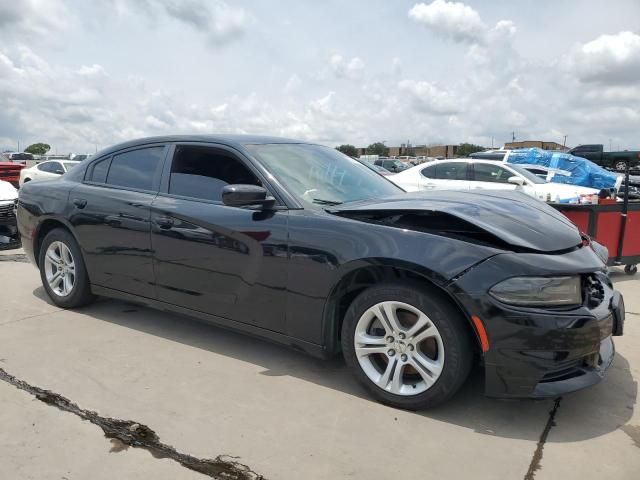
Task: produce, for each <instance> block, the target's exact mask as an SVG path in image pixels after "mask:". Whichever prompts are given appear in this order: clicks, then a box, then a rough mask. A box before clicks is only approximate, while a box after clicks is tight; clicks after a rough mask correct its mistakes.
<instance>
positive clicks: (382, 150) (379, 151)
mask: <svg viewBox="0 0 640 480" xmlns="http://www.w3.org/2000/svg"><path fill="white" fill-rule="evenodd" d="M367 155H380V156H381V157H388V156H389V148H387V146H386V145H385V144H384V143H382V142H376V143H372V144H371V145H369V146H368V147H367Z"/></svg>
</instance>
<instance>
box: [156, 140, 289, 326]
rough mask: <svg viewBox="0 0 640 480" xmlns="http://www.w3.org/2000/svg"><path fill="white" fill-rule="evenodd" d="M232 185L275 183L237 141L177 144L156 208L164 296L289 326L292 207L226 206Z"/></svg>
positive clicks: (240, 319)
mask: <svg viewBox="0 0 640 480" xmlns="http://www.w3.org/2000/svg"><path fill="white" fill-rule="evenodd" d="M229 184H251V185H261V186H264V187H265V188H267V189H269V186H268V184H267V182H266V181H265V179H264V178H263V177H261V176H260V174H259V173H258V172H257V170H256V169H255V168H253V165H252V164H251V162H250V161H249V159H247V158H246V157H244V156H242V155H240V154H239V153H238V152H237V151H235V150H233V149H231V148H228V147H225V146H223V145H214V144H178V145H175V147H174V152H173V154H172V161H171V162H167V165H166V167H165V170H164V174H163V179H162V186H161V192H160V194H159V195H158V197H157V198H156V199H155V200H154V202H153V205H152V214H151V218H152V247H153V250H154V252H155V260H154V264H155V273H156V279H157V291H158V298H159V299H160V300H162V301H165V302H168V303H172V304H174V305H180V306H182V307H186V308H190V309H192V310H197V311H199V312H204V313H208V314H211V315H216V316H219V317H224V318H228V319H231V320H236V321H238V322H243V323H248V324H252V325H256V326H259V327H262V328H266V329H269V330H272V331H276V332H284V331H285V308H286V286H287V282H286V280H287V266H288V260H287V249H288V238H287V228H288V227H287V223H288V211H287V209H286V208H285V207H284V206H276V207H275V208H274V209H273V210H269V211H261V210H259V209H256V208H253V207H243V208H240V207H229V206H226V205H224V204H223V203H222V189H223V187H224V186H225V185H229Z"/></svg>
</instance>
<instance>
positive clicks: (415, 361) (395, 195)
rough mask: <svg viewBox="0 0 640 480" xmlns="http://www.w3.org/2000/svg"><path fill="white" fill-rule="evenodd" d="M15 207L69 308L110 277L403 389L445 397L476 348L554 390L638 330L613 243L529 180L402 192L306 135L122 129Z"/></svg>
mask: <svg viewBox="0 0 640 480" xmlns="http://www.w3.org/2000/svg"><path fill="white" fill-rule="evenodd" d="M434 163H435V168H436V173H437V169H438V167H439V166H442V167H443V168H445V171H448V172H451V174H452V175H454V177H458V176H459V175H461V176H463V177H465V175H466V177H468V175H469V171H470V167H469V165H470V164H469V163H467V162H458V163H462V167H460V166H454V165H450V164H449V163H445V162H437V163H436V162H434ZM430 166H431V165H427V166H420V167H419V168H429V167H430ZM475 166H476V165H475V164H472V166H471V171H472V172H473V175H475V170H474V167H475ZM465 168H466V174H465V175H463V174H462V173H460V169H462V170H464V169H465ZM483 168H484V167H483ZM479 171H481V170H479ZM511 173H513V172H511V171H508V172H507V174H508V175H509V176H510V177H511V176H515V175H511ZM400 175H402V174H400ZM486 175H487V177H486V178H494V177H498V175H499V177H500V178H502V175H503V173H502V172H500V173H499V174H498V173H497V172H496V173H495V175H494V174H493V173H486ZM505 175H506V174H505ZM436 176H437V175H436ZM464 180H465V181H468V180H469V179H468V178H464ZM454 181H457V180H455V179H454ZM18 226H19V229H20V233H21V234H22V238H23V239H24V242H23V246H24V250H25V253H26V254H27V256H28V257H29V258H30V260H31V261H32V262H33V263H34V264H35V265H37V266H38V268H39V270H40V275H41V279H42V283H43V286H44V289H45V291H46V292H47V294H48V295H49V297H50V298H51V299H52V301H53V302H54V303H55V304H56V305H58V306H60V307H63V308H74V307H79V306H82V305H86V304H88V303H90V302H91V301H92V300H93V299H94V295H96V294H97V295H105V296H110V297H115V298H122V299H126V300H129V301H138V302H142V303H144V304H146V305H150V306H153V307H156V308H161V309H164V310H169V311H175V312H179V313H184V314H188V315H192V316H194V317H197V318H200V319H202V320H205V321H209V322H212V323H215V324H219V325H223V326H226V327H229V328H234V329H237V330H240V331H244V332H248V333H251V334H254V335H258V336H263V337H266V338H269V339H271V340H274V341H277V342H281V343H284V344H286V345H290V346H292V347H294V348H296V349H298V350H302V351H306V352H308V353H311V354H315V355H318V356H321V357H326V356H331V355H334V354H336V353H338V352H342V354H343V355H344V357H345V359H346V362H347V364H348V366H349V368H350V369H351V371H352V372H353V374H354V376H355V377H356V378H357V379H358V380H359V381H360V382H361V383H362V384H363V385H364V386H365V388H367V389H368V391H369V392H371V394H372V395H373V396H374V397H375V398H377V399H378V400H380V401H382V402H384V403H387V404H390V405H393V406H396V407H402V408H410V409H416V408H424V407H428V406H433V405H436V404H438V403H440V402H443V401H446V400H447V399H448V398H450V397H451V396H452V395H453V394H454V393H455V392H456V391H457V390H458V389H459V388H460V386H461V385H462V384H463V383H464V382H465V379H466V377H467V375H468V373H469V371H470V369H471V366H472V364H473V362H474V361H475V359H476V358H478V357H482V358H483V360H484V361H483V363H482V365H483V368H484V370H485V378H486V381H485V391H486V393H487V394H488V395H491V396H498V397H548V396H551V397H557V396H559V395H562V394H564V393H566V392H569V391H573V390H576V389H579V388H582V387H586V386H588V385H592V384H594V383H597V382H598V381H600V379H601V378H602V377H603V375H604V372H605V371H606V370H607V369H608V368H609V366H610V364H611V362H612V359H613V355H614V348H613V341H612V335H620V334H622V326H623V322H624V304H623V300H622V297H621V295H620V294H619V293H618V292H616V291H615V290H614V289H613V286H612V284H611V282H610V280H609V278H608V277H607V275H606V271H605V264H604V262H603V255H602V248H601V247H599V246H598V245H597V244H594V243H592V242H590V241H589V239H588V238H585V237H583V236H582V235H581V234H580V232H579V231H578V230H577V228H576V227H575V226H574V225H573V224H572V223H571V222H570V221H568V220H567V219H566V217H564V216H563V215H562V214H560V213H558V212H557V211H555V210H554V209H552V208H551V207H548V206H547V205H545V204H544V203H541V202H539V201H538V200H535V199H533V198H530V197H529V196H527V195H522V194H520V193H518V192H500V194H499V195H498V194H497V193H496V192H490V191H485V192H483V191H477V190H476V191H471V190H469V189H467V191H434V192H430V193H429V194H428V195H425V194H423V193H420V192H418V193H406V192H404V191H403V190H402V189H400V188H399V187H397V186H396V185H395V184H394V183H392V182H390V181H388V180H387V179H386V178H384V177H383V176H381V175H378V174H377V173H375V172H373V171H372V170H371V169H370V168H368V167H365V166H363V165H362V164H361V163H360V162H358V161H356V160H354V159H351V158H349V157H346V156H344V155H342V154H341V153H340V152H338V151H336V150H335V149H332V148H327V147H322V146H319V145H313V144H307V143H300V142H297V141H290V140H285V139H280V138H265V137H253V136H173V137H155V138H152V139H141V140H137V141H132V142H128V143H125V144H121V145H117V146H114V147H112V148H108V149H105V150H103V151H102V152H99V153H98V154H97V155H96V156H95V157H94V158H92V159H89V160H87V161H84V162H81V164H79V165H78V166H76V167H74V168H73V169H71V170H70V171H68V172H67V173H65V174H64V175H63V176H62V178H61V179H60V180H57V181H53V182H27V183H25V184H24V185H23V188H22V189H21V192H20V201H19V205H18ZM604 256H605V257H606V255H604ZM576 319H579V322H578V323H576ZM558 352H561V353H562V355H558Z"/></svg>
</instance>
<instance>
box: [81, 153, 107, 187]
mask: <svg viewBox="0 0 640 480" xmlns="http://www.w3.org/2000/svg"><path fill="white" fill-rule="evenodd" d="M110 161H111V157H107V158H104V159H102V160H98V161H97V162H96V163H94V164H93V165H91V167H90V169H89V173H87V176H86V180H87V181H88V182H96V183H104V182H106V180H107V172H108V171H109V162H110Z"/></svg>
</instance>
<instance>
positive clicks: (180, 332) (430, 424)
mask: <svg viewBox="0 0 640 480" xmlns="http://www.w3.org/2000/svg"><path fill="white" fill-rule="evenodd" d="M0 278H2V290H1V293H0V296H1V302H0V368H3V369H4V370H6V371H7V372H8V373H10V374H11V375H14V376H16V377H17V378H19V379H21V380H23V381H25V382H28V383H29V384H31V385H34V386H37V387H40V388H43V389H49V390H51V391H53V392H56V393H57V394H60V395H62V396H64V397H66V398H68V399H70V400H71V401H72V402H74V403H76V404H77V405H78V406H79V407H80V408H83V409H87V410H93V411H96V412H97V413H98V414H99V415H101V416H103V417H112V418H116V419H122V420H131V421H134V422H138V423H140V424H144V425H147V426H149V427H150V428H151V429H153V430H154V431H155V433H156V434H157V435H158V436H159V437H160V440H161V442H164V443H165V444H168V445H171V446H173V447H174V448H175V449H176V450H178V451H179V452H182V453H185V454H189V455H191V456H194V457H196V458H199V459H206V458H215V457H217V456H219V455H226V456H234V457H239V458H238V459H237V461H238V462H240V463H241V464H244V465H246V466H247V467H248V468H250V469H251V470H253V471H254V472H257V473H258V474H261V475H263V476H264V477H266V478H269V479H299V478H305V479H327V478H332V479H337V478H356V479H388V478H393V477H397V476H398V475H401V476H403V477H409V478H412V477H413V478H418V477H419V478H425V479H429V478H434V479H436V478H437V479H442V478H467V477H468V476H469V474H473V476H474V477H475V478H480V479H485V478H486V479H492V478H501V479H504V478H509V479H520V478H536V479H556V478H565V479H573V478H576V479H578V478H579V479H590V478H602V475H606V476H607V478H616V479H626V478H629V479H631V478H637V477H638V472H640V416H639V414H638V413H637V408H636V407H637V405H638V400H637V380H638V378H639V377H640V371H639V369H638V365H639V364H640V350H639V349H638V344H639V342H640V326H639V325H638V322H639V321H640V281H638V280H636V279H632V278H631V277H627V276H625V275H624V274H614V281H616V284H617V287H618V288H619V289H620V290H621V291H622V292H623V294H624V295H625V300H626V304H627V310H628V318H627V325H626V332H625V336H624V337H622V338H618V339H616V347H617V351H618V355H617V358H616V360H615V363H614V365H613V367H612V369H611V371H610V373H609V375H608V377H607V378H606V379H605V381H604V382H603V383H601V384H600V385H598V386H595V387H593V388H591V389H589V390H586V391H583V392H579V393H576V394H573V395H567V396H565V397H564V398H563V399H562V400H561V401H560V402H559V405H558V407H557V410H556V412H555V417H554V421H553V423H551V422H550V412H551V411H552V410H553V408H554V401H552V400H545V401H504V400H503V401H501V400H492V399H487V398H485V397H483V396H482V376H481V372H479V371H476V372H473V374H472V377H471V378H470V379H469V381H468V382H467V384H466V385H465V387H464V388H463V390H462V391H461V392H460V393H459V394H458V395H457V396H456V397H455V398H454V399H453V400H452V401H451V402H449V403H448V404H446V405H443V406H442V407H440V408H437V409H435V410H431V411H427V412H421V413H411V412H405V411H400V410H394V409H392V408H389V407H385V406H383V405H380V404H378V403H376V402H374V401H373V400H371V399H370V398H368V397H367V396H366V394H365V393H364V391H363V390H362V389H361V388H360V387H359V386H358V385H357V384H356V383H355V381H354V380H353V379H352V378H351V376H350V375H349V373H348V372H347V371H346V368H345V366H344V364H343V362H342V361H340V360H339V359H336V360H332V361H329V362H323V361H320V360H316V359H313V358H309V357H307V356H304V355H302V354H299V353H297V352H293V351H289V350H286V349H285V348H283V347H280V346H276V345H271V344H269V343H266V342H264V341H261V340H258V339H254V338H251V337H247V336H243V335H240V334H236V333H232V332H228V331H225V330H222V329H219V328H216V327H212V326H209V325H205V324H202V323H198V322H197V321H194V320H191V319H187V318H184V317H180V316H177V315H173V314H167V313H163V312H157V311H154V310H150V309H147V308H144V307H140V306H137V305H132V304H127V303H123V302H118V301H112V300H100V301H98V302H97V303H95V304H94V305H92V306H90V307H88V308H85V309H83V310H79V311H63V310H60V309H58V308H56V307H54V306H53V305H52V304H50V303H49V302H48V300H47V298H46V295H45V293H44V291H43V289H42V287H41V286H40V279H39V275H38V272H37V270H36V269H35V268H34V267H33V266H32V265H30V264H28V263H25V262H24V258H23V257H22V256H21V255H20V251H12V252H4V253H3V254H1V255H0ZM0 404H1V405H2V408H0V422H1V423H0V425H2V428H1V429H0V458H2V461H1V462H0V478H11V479H14V478H15V479H22V478H33V479H40V478H42V479H44V478H46V479H49V478H56V479H57V478H67V479H68V480H72V479H84V478H114V477H120V478H139V477H145V478H171V479H182V478H185V479H191V478H206V477H205V476H204V475H202V474H199V473H196V472H193V471H191V470H188V469H187V468H184V467H183V466H181V465H180V464H179V463H177V462H175V461H173V460H171V459H167V458H163V459H158V458H154V457H153V456H152V455H151V454H150V453H149V452H147V451H144V450H142V449H137V448H128V449H122V448H118V445H117V444H116V445H115V447H116V448H114V443H113V442H112V441H110V440H109V439H107V438H105V436H104V435H103V431H102V430H101V429H100V428H99V427H98V426H96V425H93V424H91V423H89V422H88V421H86V420H82V419H81V418H79V417H78V416H76V415H74V414H72V413H67V412H64V411H61V410H59V409H57V408H55V407H53V406H50V405H47V404H45V403H43V402H39V401H37V400H35V398H34V397H33V396H32V395H30V394H29V393H26V392H24V391H21V390H18V389H16V388H15V387H14V386H12V385H10V384H8V383H5V382H0ZM546 427H548V435H547V437H546V442H544V443H543V444H542V445H539V440H540V438H541V435H542V434H543V431H545V428H546ZM536 452H537V455H536ZM536 459H538V460H537V461H536Z"/></svg>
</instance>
